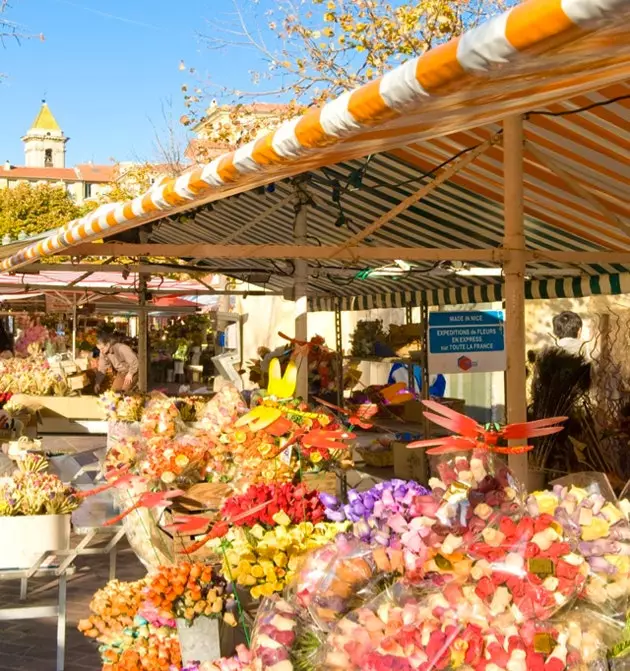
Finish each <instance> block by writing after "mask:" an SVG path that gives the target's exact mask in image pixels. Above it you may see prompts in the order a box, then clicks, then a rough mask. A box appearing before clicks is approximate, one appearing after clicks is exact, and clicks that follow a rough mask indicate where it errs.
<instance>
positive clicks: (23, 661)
mask: <svg viewBox="0 0 630 671" xmlns="http://www.w3.org/2000/svg"><path fill="white" fill-rule="evenodd" d="M105 444H106V438H105V436H45V437H44V447H45V448H46V449H47V450H57V449H61V450H63V451H64V452H66V451H71V452H74V453H75V454H76V461H77V464H79V465H83V464H84V463H89V462H90V461H92V460H93V457H92V456H91V455H90V454H89V452H91V451H92V450H96V449H99V448H103V447H105ZM81 453H83V454H81ZM0 542H2V541H1V540H0ZM74 543H76V541H74ZM76 567H77V572H76V574H75V575H74V576H72V577H71V578H70V579H69V582H68V627H67V648H66V650H67V653H66V667H65V671H100V669H101V665H100V658H99V655H98V652H97V644H96V643H95V642H94V641H91V640H88V639H87V638H85V637H84V636H83V634H81V633H79V631H77V623H78V621H79V620H80V619H82V618H85V617H87V616H88V615H89V607H88V606H89V603H90V600H91V599H92V595H93V594H94V592H96V590H97V589H99V588H100V587H102V586H103V585H105V584H106V582H107V580H108V572H109V557H108V556H102V555H96V556H89V557H80V558H79V559H78V560H77V562H76ZM143 575H145V571H144V569H143V568H142V566H141V565H140V563H139V562H138V560H137V559H136V556H135V554H134V553H133V552H132V551H131V550H130V549H129V548H128V547H127V546H126V544H125V543H124V542H123V543H122V544H121V545H120V546H119V555H118V564H117V572H116V576H117V577H118V578H119V579H120V580H137V579H138V578H140V577H142V576H143ZM48 582H50V581H49V580H39V581H37V580H31V581H30V582H29V592H30V591H33V592H37V589H38V587H41V586H43V585H45V584H46V583H48ZM19 587H20V583H19V581H11V582H6V581H2V582H0V606H6V607H17V606H19V605H21V602H20V600H19ZM56 596H57V591H56V589H55V587H52V588H50V589H47V590H46V591H45V592H43V593H35V594H34V595H33V596H32V597H29V598H28V599H27V601H26V602H25V604H24V605H37V606H44V605H49V604H53V603H55V601H56ZM56 641H57V622H56V620H53V619H46V620H15V621H12V622H0V671H55V669H56V664H55V660H56Z"/></svg>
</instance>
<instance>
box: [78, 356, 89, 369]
mask: <svg viewBox="0 0 630 671" xmlns="http://www.w3.org/2000/svg"><path fill="white" fill-rule="evenodd" d="M75 363H76V364H77V368H78V369H79V370H81V371H84V372H85V371H86V370H87V369H88V368H89V362H88V360H87V359H77V360H76V362H75Z"/></svg>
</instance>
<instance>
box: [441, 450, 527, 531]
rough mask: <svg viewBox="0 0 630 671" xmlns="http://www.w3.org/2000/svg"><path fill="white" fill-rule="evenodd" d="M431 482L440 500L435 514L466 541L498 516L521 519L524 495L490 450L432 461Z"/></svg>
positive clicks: (464, 453) (507, 470) (452, 455)
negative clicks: (432, 475)
mask: <svg viewBox="0 0 630 671" xmlns="http://www.w3.org/2000/svg"><path fill="white" fill-rule="evenodd" d="M431 465H432V472H433V473H434V477H432V478H431V479H430V480H429V486H430V487H431V489H432V493H433V496H434V497H439V498H440V506H439V508H438V510H437V511H436V513H435V515H436V518H437V520H438V523H439V525H440V526H441V527H442V528H443V529H444V530H448V531H449V532H450V533H455V534H456V535H458V536H463V537H464V538H465V539H466V542H470V541H472V540H474V539H475V538H476V537H477V536H478V535H479V533H480V532H481V531H482V530H483V529H484V528H485V527H486V526H487V525H488V524H491V523H492V522H493V520H495V519H496V518H498V517H508V516H510V517H513V516H518V515H519V514H521V513H522V511H523V504H524V499H525V493H524V489H523V486H522V485H521V484H520V483H519V482H518V480H516V478H515V477H514V475H513V474H512V471H510V469H509V468H508V466H507V464H506V463H505V462H504V461H503V460H502V459H501V458H500V457H498V456H495V455H493V454H492V453H491V452H489V451H488V450H483V449H475V450H471V451H470V452H458V453H456V454H449V455H448V456H446V457H444V456H441V457H433V458H432V460H431Z"/></svg>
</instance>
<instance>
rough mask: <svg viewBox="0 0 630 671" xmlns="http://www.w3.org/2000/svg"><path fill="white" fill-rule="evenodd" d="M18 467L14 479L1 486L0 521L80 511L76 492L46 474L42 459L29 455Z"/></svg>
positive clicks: (45, 464) (7, 479) (54, 477)
mask: <svg viewBox="0 0 630 671" xmlns="http://www.w3.org/2000/svg"><path fill="white" fill-rule="evenodd" d="M17 467H18V468H17V471H16V473H15V474H14V475H13V477H11V478H4V479H3V482H1V483H0V517H3V516H11V517H16V516H32V515H69V514H70V513H71V512H72V511H74V510H76V509H77V508H78V507H79V504H80V503H81V501H80V499H79V497H78V495H77V490H76V489H75V488H74V487H72V486H70V485H66V484H64V483H63V482H62V481H61V480H60V479H59V478H58V477H57V476H56V475H51V474H50V473H47V472H46V470H47V469H48V461H47V460H46V459H45V458H44V457H41V456H37V455H30V454H29V455H27V456H26V457H24V458H23V459H19V460H18V462H17Z"/></svg>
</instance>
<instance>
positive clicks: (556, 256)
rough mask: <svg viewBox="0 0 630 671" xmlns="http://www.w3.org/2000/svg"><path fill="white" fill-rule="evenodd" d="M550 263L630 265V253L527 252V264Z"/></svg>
mask: <svg viewBox="0 0 630 671" xmlns="http://www.w3.org/2000/svg"><path fill="white" fill-rule="evenodd" d="M544 261H548V262H550V263H566V264H571V265H576V266H577V265H584V264H606V263H608V264H614V263H620V264H629V265H630V251H627V252H609V251H605V250H602V251H593V252H558V251H546V250H542V249H530V250H528V251H527V262H528V263H535V262H544Z"/></svg>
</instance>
